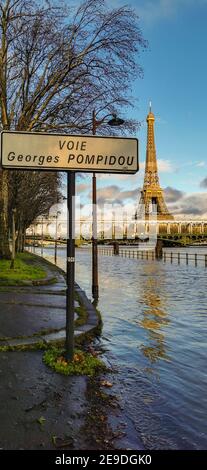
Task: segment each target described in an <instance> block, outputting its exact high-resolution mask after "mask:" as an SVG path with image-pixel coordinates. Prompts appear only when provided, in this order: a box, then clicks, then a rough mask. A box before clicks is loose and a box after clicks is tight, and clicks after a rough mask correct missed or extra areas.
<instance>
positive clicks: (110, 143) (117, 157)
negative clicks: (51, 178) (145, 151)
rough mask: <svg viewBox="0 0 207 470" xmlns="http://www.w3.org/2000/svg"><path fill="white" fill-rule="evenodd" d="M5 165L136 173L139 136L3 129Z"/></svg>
mask: <svg viewBox="0 0 207 470" xmlns="http://www.w3.org/2000/svg"><path fill="white" fill-rule="evenodd" d="M1 162H2V167H3V168H11V169H22V170H29V169H31V170H44V171H46V170H53V171H67V170H72V171H79V172H82V171H83V172H86V171H87V172H91V173H92V172H95V173H98V172H107V173H129V174H130V173H131V174H133V173H136V172H137V171H138V169H139V166H138V139H134V138H126V137H98V136H84V135H61V134H60V135H59V134H48V133H40V132H18V131H2V133H1Z"/></svg>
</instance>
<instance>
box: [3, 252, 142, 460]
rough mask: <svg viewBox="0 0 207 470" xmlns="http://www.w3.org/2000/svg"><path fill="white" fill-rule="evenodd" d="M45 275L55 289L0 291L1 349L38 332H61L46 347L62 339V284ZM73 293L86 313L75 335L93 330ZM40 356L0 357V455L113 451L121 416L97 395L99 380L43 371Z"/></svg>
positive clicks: (91, 313)
mask: <svg viewBox="0 0 207 470" xmlns="http://www.w3.org/2000/svg"><path fill="white" fill-rule="evenodd" d="M42 262H43V261H41V263H42ZM48 270H49V271H50V269H49V268H48ZM51 270H52V271H53V274H54V270H55V276H56V278H57V282H56V284H52V285H50V286H43V285H41V286H33V287H32V286H28V287H25V286H24V287H6V288H2V287H1V290H0V338H1V341H0V345H1V346H4V345H8V344H9V345H19V346H21V345H24V344H25V341H28V342H29V343H30V345H31V344H33V343H35V341H37V339H38V337H32V338H27V339H26V340H25V339H24V338H17V336H23V335H33V334H34V333H37V332H39V331H40V330H41V329H49V328H62V327H63V328H62V329H61V331H59V332H57V333H55V334H54V333H51V334H48V335H47V336H44V337H42V338H44V341H46V342H47V341H49V342H52V341H53V340H57V339H58V338H59V339H63V338H64V336H65V329H64V326H65V307H64V306H65V279H64V276H63V275H62V274H61V272H59V271H58V270H57V268H53V267H51ZM76 292H78V295H79V299H80V301H81V303H83V304H84V306H85V308H86V310H87V312H88V320H87V323H86V324H85V325H82V326H81V327H79V329H78V330H76V334H81V333H83V332H84V331H86V332H88V331H91V329H93V328H94V327H96V326H97V324H98V318H97V315H96V313H95V309H94V307H93V306H92V304H91V303H90V301H89V300H88V299H87V297H86V295H85V293H84V292H83V291H82V290H81V289H80V288H79V286H77V285H76ZM77 305H78V303H77V302H76V306H77ZM57 336H58V338H57ZM4 338H9V340H8V339H7V341H6V340H4ZM12 338H13V339H12ZM14 338H15V339H14ZM42 338H41V339H42ZM42 355H43V352H42V351H40V350H39V351H38V350H34V351H29V350H28V351H6V352H5V351H0V402H1V407H0V449H61V450H63V451H64V450H65V449H87V450H88V449H109V448H110V449H112V448H115V445H117V446H119V444H118V438H119V439H120V437H121V435H122V431H118V434H117V429H118V427H119V422H120V419H121V418H119V416H120V412H121V410H120V409H119V406H118V403H117V402H116V397H113V396H111V393H110V390H109V392H108V391H107V390H106V394H104V393H103V392H105V390H101V377H97V378H96V379H94V380H93V381H91V379H89V378H88V377H83V376H82V377H81V376H74V377H68V376H63V375H60V374H57V373H55V372H53V371H52V370H51V369H49V368H48V367H47V366H45V364H44V363H43V361H42ZM109 375H110V380H111V379H112V376H111V374H109ZM107 392H108V393H107ZM107 401H108V404H107ZM112 402H113V406H111V403H112ZM109 416H110V425H109V424H108V423H109ZM99 417H100V418H101V419H99ZM113 439H115V440H116V441H117V442H116V444H115V443H114V440H113ZM120 442H121V441H120ZM136 445H137V444H136ZM135 448H137V447H135Z"/></svg>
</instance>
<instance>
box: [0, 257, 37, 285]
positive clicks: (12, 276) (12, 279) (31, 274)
mask: <svg viewBox="0 0 207 470" xmlns="http://www.w3.org/2000/svg"><path fill="white" fill-rule="evenodd" d="M35 261H36V260H35V259H34V257H33V256H32V255H31V254H30V253H19V254H17V256H16V259H15V262H14V268H13V269H11V268H10V266H11V261H10V260H4V259H1V260H0V284H1V285H7V286H8V285H14V284H15V285H19V284H22V282H23V281H37V280H41V279H44V278H45V277H46V272H45V270H44V269H42V267H41V266H40V265H39V264H37V263H35Z"/></svg>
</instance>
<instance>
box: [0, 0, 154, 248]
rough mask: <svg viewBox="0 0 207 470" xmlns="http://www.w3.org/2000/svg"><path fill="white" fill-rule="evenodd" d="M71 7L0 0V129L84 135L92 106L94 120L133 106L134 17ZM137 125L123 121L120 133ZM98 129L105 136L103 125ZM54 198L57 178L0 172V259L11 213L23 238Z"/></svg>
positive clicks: (93, 0) (102, 6) (124, 11)
mask: <svg viewBox="0 0 207 470" xmlns="http://www.w3.org/2000/svg"><path fill="white" fill-rule="evenodd" d="M73 3H74V2H66V3H65V2H64V1H58V2H56V1H49V0H42V1H37V0H4V1H0V98H1V101H0V126H1V130H3V129H4V130H5V129H6V130H19V131H31V132H32V131H35V132H58V133H69V134H77V133H81V134H86V133H91V131H92V111H93V110H94V109H95V110H96V116H97V119H98V118H102V116H103V115H106V114H110V113H114V111H115V110H116V111H117V112H119V111H122V112H123V109H124V108H125V109H126V108H127V107H129V106H133V99H132V97H131V96H130V92H131V90H130V87H131V85H132V83H133V81H134V79H136V78H137V77H140V76H142V69H141V67H140V66H139V64H138V63H137V62H138V59H137V57H138V54H139V53H140V52H141V50H143V49H144V48H145V47H146V41H145V40H144V39H143V37H142V33H141V31H140V29H139V26H138V18H137V16H136V14H135V12H134V11H133V10H131V8H129V7H127V6H124V7H121V8H115V9H113V8H110V7H108V6H107V4H106V2H105V0H86V1H84V2H82V3H81V4H80V6H78V7H76V8H72V6H71V5H70V4H73ZM68 4H69V5H68ZM99 116H100V117H99ZM136 128H137V122H136V121H135V120H128V121H127V122H125V125H124V126H123V127H122V130H121V129H119V132H120V131H121V132H122V133H129V132H131V133H132V132H134V131H135V130H136ZM99 131H100V133H101V134H106V133H109V131H108V125H107V123H106V122H103V124H102V126H100V129H99ZM113 132H116V131H115V130H114V131H113ZM110 134H111V129H110ZM60 199H61V191H60V176H59V175H58V174H57V173H50V172H43V171H41V172H37V171H32V172H26V171H7V170H2V169H0V257H10V249H9V224H10V223H11V213H12V209H14V208H15V209H16V220H17V230H18V238H19V240H21V239H22V238H23V234H24V232H25V230H26V228H27V227H28V226H29V225H30V224H31V222H32V221H33V220H34V218H36V217H37V216H39V215H41V214H45V213H47V211H48V210H49V208H50V207H51V206H52V205H53V204H54V203H57V202H59V201H60ZM19 247H21V248H22V243H21V241H20V242H19Z"/></svg>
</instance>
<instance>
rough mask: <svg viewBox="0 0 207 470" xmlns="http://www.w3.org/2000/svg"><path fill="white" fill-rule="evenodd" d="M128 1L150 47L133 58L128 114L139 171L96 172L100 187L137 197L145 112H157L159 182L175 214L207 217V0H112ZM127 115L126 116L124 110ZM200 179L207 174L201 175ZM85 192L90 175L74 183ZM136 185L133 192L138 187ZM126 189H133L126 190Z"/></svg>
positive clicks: (113, 193)
mask: <svg viewBox="0 0 207 470" xmlns="http://www.w3.org/2000/svg"><path fill="white" fill-rule="evenodd" d="M126 4H128V5H130V6H131V7H133V8H135V10H136V12H137V13H138V14H139V17H140V27H141V29H142V32H143V35H144V37H145V39H147V40H148V42H149V47H148V49H147V50H146V51H145V52H143V53H142V54H141V56H140V57H139V58H138V59H137V60H138V61H139V63H141V65H142V66H143V69H144V77H143V79H138V80H137V82H136V83H135V84H134V88H133V95H134V96H135V98H136V99H138V102H137V103H136V106H135V109H134V111H133V113H131V114H130V115H131V116H132V117H135V118H136V119H138V120H139V121H141V123H142V125H141V129H140V131H139V132H138V134H137V137H138V138H139V141H140V163H141V170H140V172H139V173H138V174H137V175H134V176H122V177H119V176H118V177H114V176H107V175H104V176H99V177H98V188H99V194H100V196H102V195H103V194H105V195H107V190H108V194H109V198H110V197H111V200H116V199H118V200H119V199H120V200H121V199H124V198H125V197H126V191H127V197H128V200H129V201H131V202H132V201H133V202H134V203H135V202H136V200H137V198H138V188H139V187H141V186H142V184H143V172H144V161H145V152H146V130H147V128H146V123H145V119H146V115H147V113H148V108H149V100H151V101H152V110H153V112H154V114H155V118H156V121H155V138H156V148H157V158H158V162H159V163H160V165H159V166H160V182H161V186H162V187H163V188H164V189H165V188H167V189H166V198H167V202H168V205H169V207H170V209H171V210H172V211H173V212H174V213H175V214H178V215H179V214H184V215H186V214H188V215H189V214H190V215H192V216H195V217H197V218H200V217H201V216H202V217H204V216H205V217H206V219H207V192H206V191H207V150H206V148H207V132H206V131H207V97H206V95H207V55H206V45H207V27H206V24H207V0H137V1H135V0H131V1H128V2H127V1H126V0H112V1H110V6H114V7H119V6H122V5H126ZM123 117H125V116H123ZM205 178H206V179H205ZM83 183H84V184H85V187H83V186H80V189H81V192H82V191H83V190H84V193H83V194H85V196H86V199H88V197H89V195H90V178H89V177H87V178H86V179H85V180H84V181H83V180H82V181H80V184H81V185H83ZM136 189H137V193H136ZM130 191H132V193H131V196H130Z"/></svg>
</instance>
